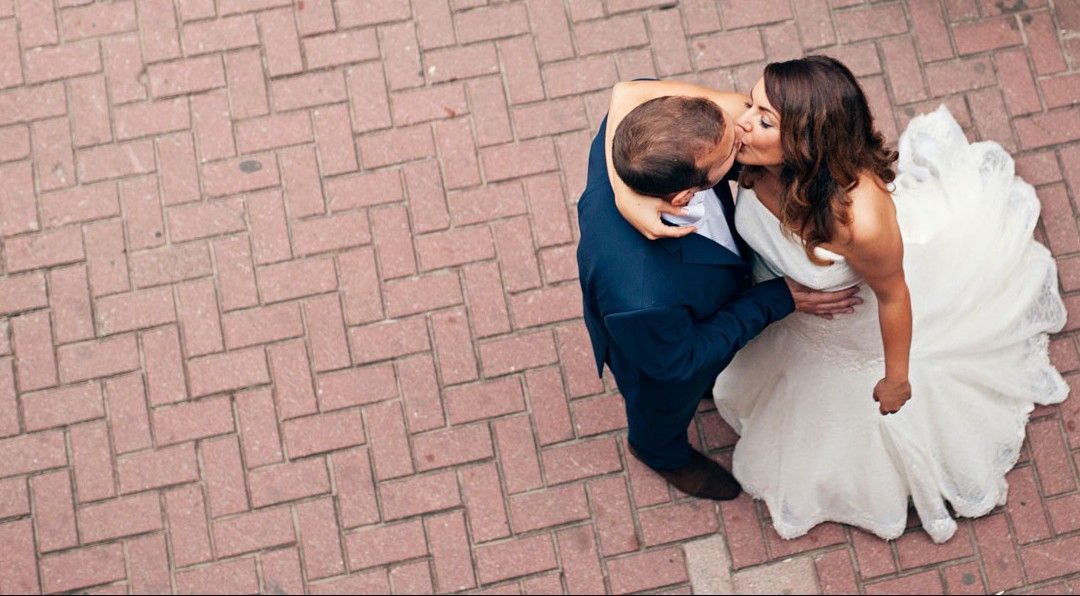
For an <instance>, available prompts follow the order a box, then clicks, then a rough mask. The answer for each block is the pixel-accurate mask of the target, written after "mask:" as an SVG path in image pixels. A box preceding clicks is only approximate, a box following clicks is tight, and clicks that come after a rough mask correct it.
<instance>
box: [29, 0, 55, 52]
mask: <svg viewBox="0 0 1080 596" xmlns="http://www.w3.org/2000/svg"><path fill="white" fill-rule="evenodd" d="M19 25H20V27H19V40H20V41H21V42H22V45H23V47H24V48H32V47H35V46H41V45H46V44H54V43H56V42H57V38H58V36H57V32H56V12H55V9H54V8H53V4H52V2H48V3H44V4H42V3H38V2H33V1H27V0H19Z"/></svg>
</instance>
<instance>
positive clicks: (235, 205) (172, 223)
mask: <svg viewBox="0 0 1080 596" xmlns="http://www.w3.org/2000/svg"><path fill="white" fill-rule="evenodd" d="M167 213H168V215H167V220H168V223H169V237H170V239H172V241H173V242H185V241H188V240H197V239H200V238H207V237H210V236H218V235H223V234H228V233H230V232H239V231H242V230H244V229H245V228H246V227H247V225H246V224H245V223H244V207H243V203H242V202H241V201H240V199H238V198H231V199H220V200H216V201H206V202H199V203H189V204H186V205H181V206H177V207H173V208H171V209H169V210H168V212H167ZM253 219H255V220H256V221H253V222H252V224H253V227H256V226H257V225H258V224H260V223H261V222H260V221H258V219H257V218H256V217H255V215H254V214H253ZM254 231H255V232H261V231H263V230H262V228H258V227H256V229H255V230H254ZM256 247H259V243H258V242H256ZM256 252H258V251H256Z"/></svg>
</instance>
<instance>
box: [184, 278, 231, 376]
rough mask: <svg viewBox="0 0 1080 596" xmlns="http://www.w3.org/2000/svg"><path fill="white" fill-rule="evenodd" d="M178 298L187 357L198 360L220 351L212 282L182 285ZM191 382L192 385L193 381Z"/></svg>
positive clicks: (218, 318) (219, 325)
mask: <svg viewBox="0 0 1080 596" xmlns="http://www.w3.org/2000/svg"><path fill="white" fill-rule="evenodd" d="M178 294H179V296H180V305H179V310H180V323H181V327H182V329H183V331H184V348H185V352H186V353H187V356H189V357H190V356H200V355H203V354H208V353H211V352H220V351H221V350H222V349H224V347H223V343H222V336H221V323H220V315H219V314H218V306H217V299H216V296H215V294H214V284H213V282H211V281H210V280H206V281H192V282H188V283H185V284H183V285H181V286H180V287H179V291H178ZM192 381H193V383H194V378H193V379H192Z"/></svg>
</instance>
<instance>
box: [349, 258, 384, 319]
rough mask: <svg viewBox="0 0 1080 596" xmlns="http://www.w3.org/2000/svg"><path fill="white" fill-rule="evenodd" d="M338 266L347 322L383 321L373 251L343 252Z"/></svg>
mask: <svg viewBox="0 0 1080 596" xmlns="http://www.w3.org/2000/svg"><path fill="white" fill-rule="evenodd" d="M339 264H340V265H339V266H340V269H339V270H340V274H341V290H342V294H343V295H344V305H345V320H346V322H347V323H349V324H357V323H366V322H370V321H373V320H376V319H380V318H382V297H381V296H380V294H379V281H378V274H377V272H376V270H375V255H374V251H373V250H372V249H371V248H361V249H357V250H354V251H351V252H347V253H344V254H342V255H341V256H340V257H339Z"/></svg>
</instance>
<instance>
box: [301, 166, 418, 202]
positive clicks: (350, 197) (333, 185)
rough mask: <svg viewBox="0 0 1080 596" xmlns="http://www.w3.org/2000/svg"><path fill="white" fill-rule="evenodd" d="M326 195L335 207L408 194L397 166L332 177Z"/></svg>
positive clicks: (380, 200)
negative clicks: (405, 191) (402, 187)
mask: <svg viewBox="0 0 1080 596" xmlns="http://www.w3.org/2000/svg"><path fill="white" fill-rule="evenodd" d="M326 196H327V199H328V201H329V205H330V210H331V211H344V210H347V209H353V208H355V207H368V206H371V205H379V204H383V203H396V202H398V201H401V200H402V199H404V198H405V194H404V193H403V192H402V190H401V175H400V173H399V171H398V170H397V169H389V170H378V171H376V172H365V173H363V174H350V175H346V176H335V177H333V178H328V179H327V180H326ZM320 212H321V211H320Z"/></svg>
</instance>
